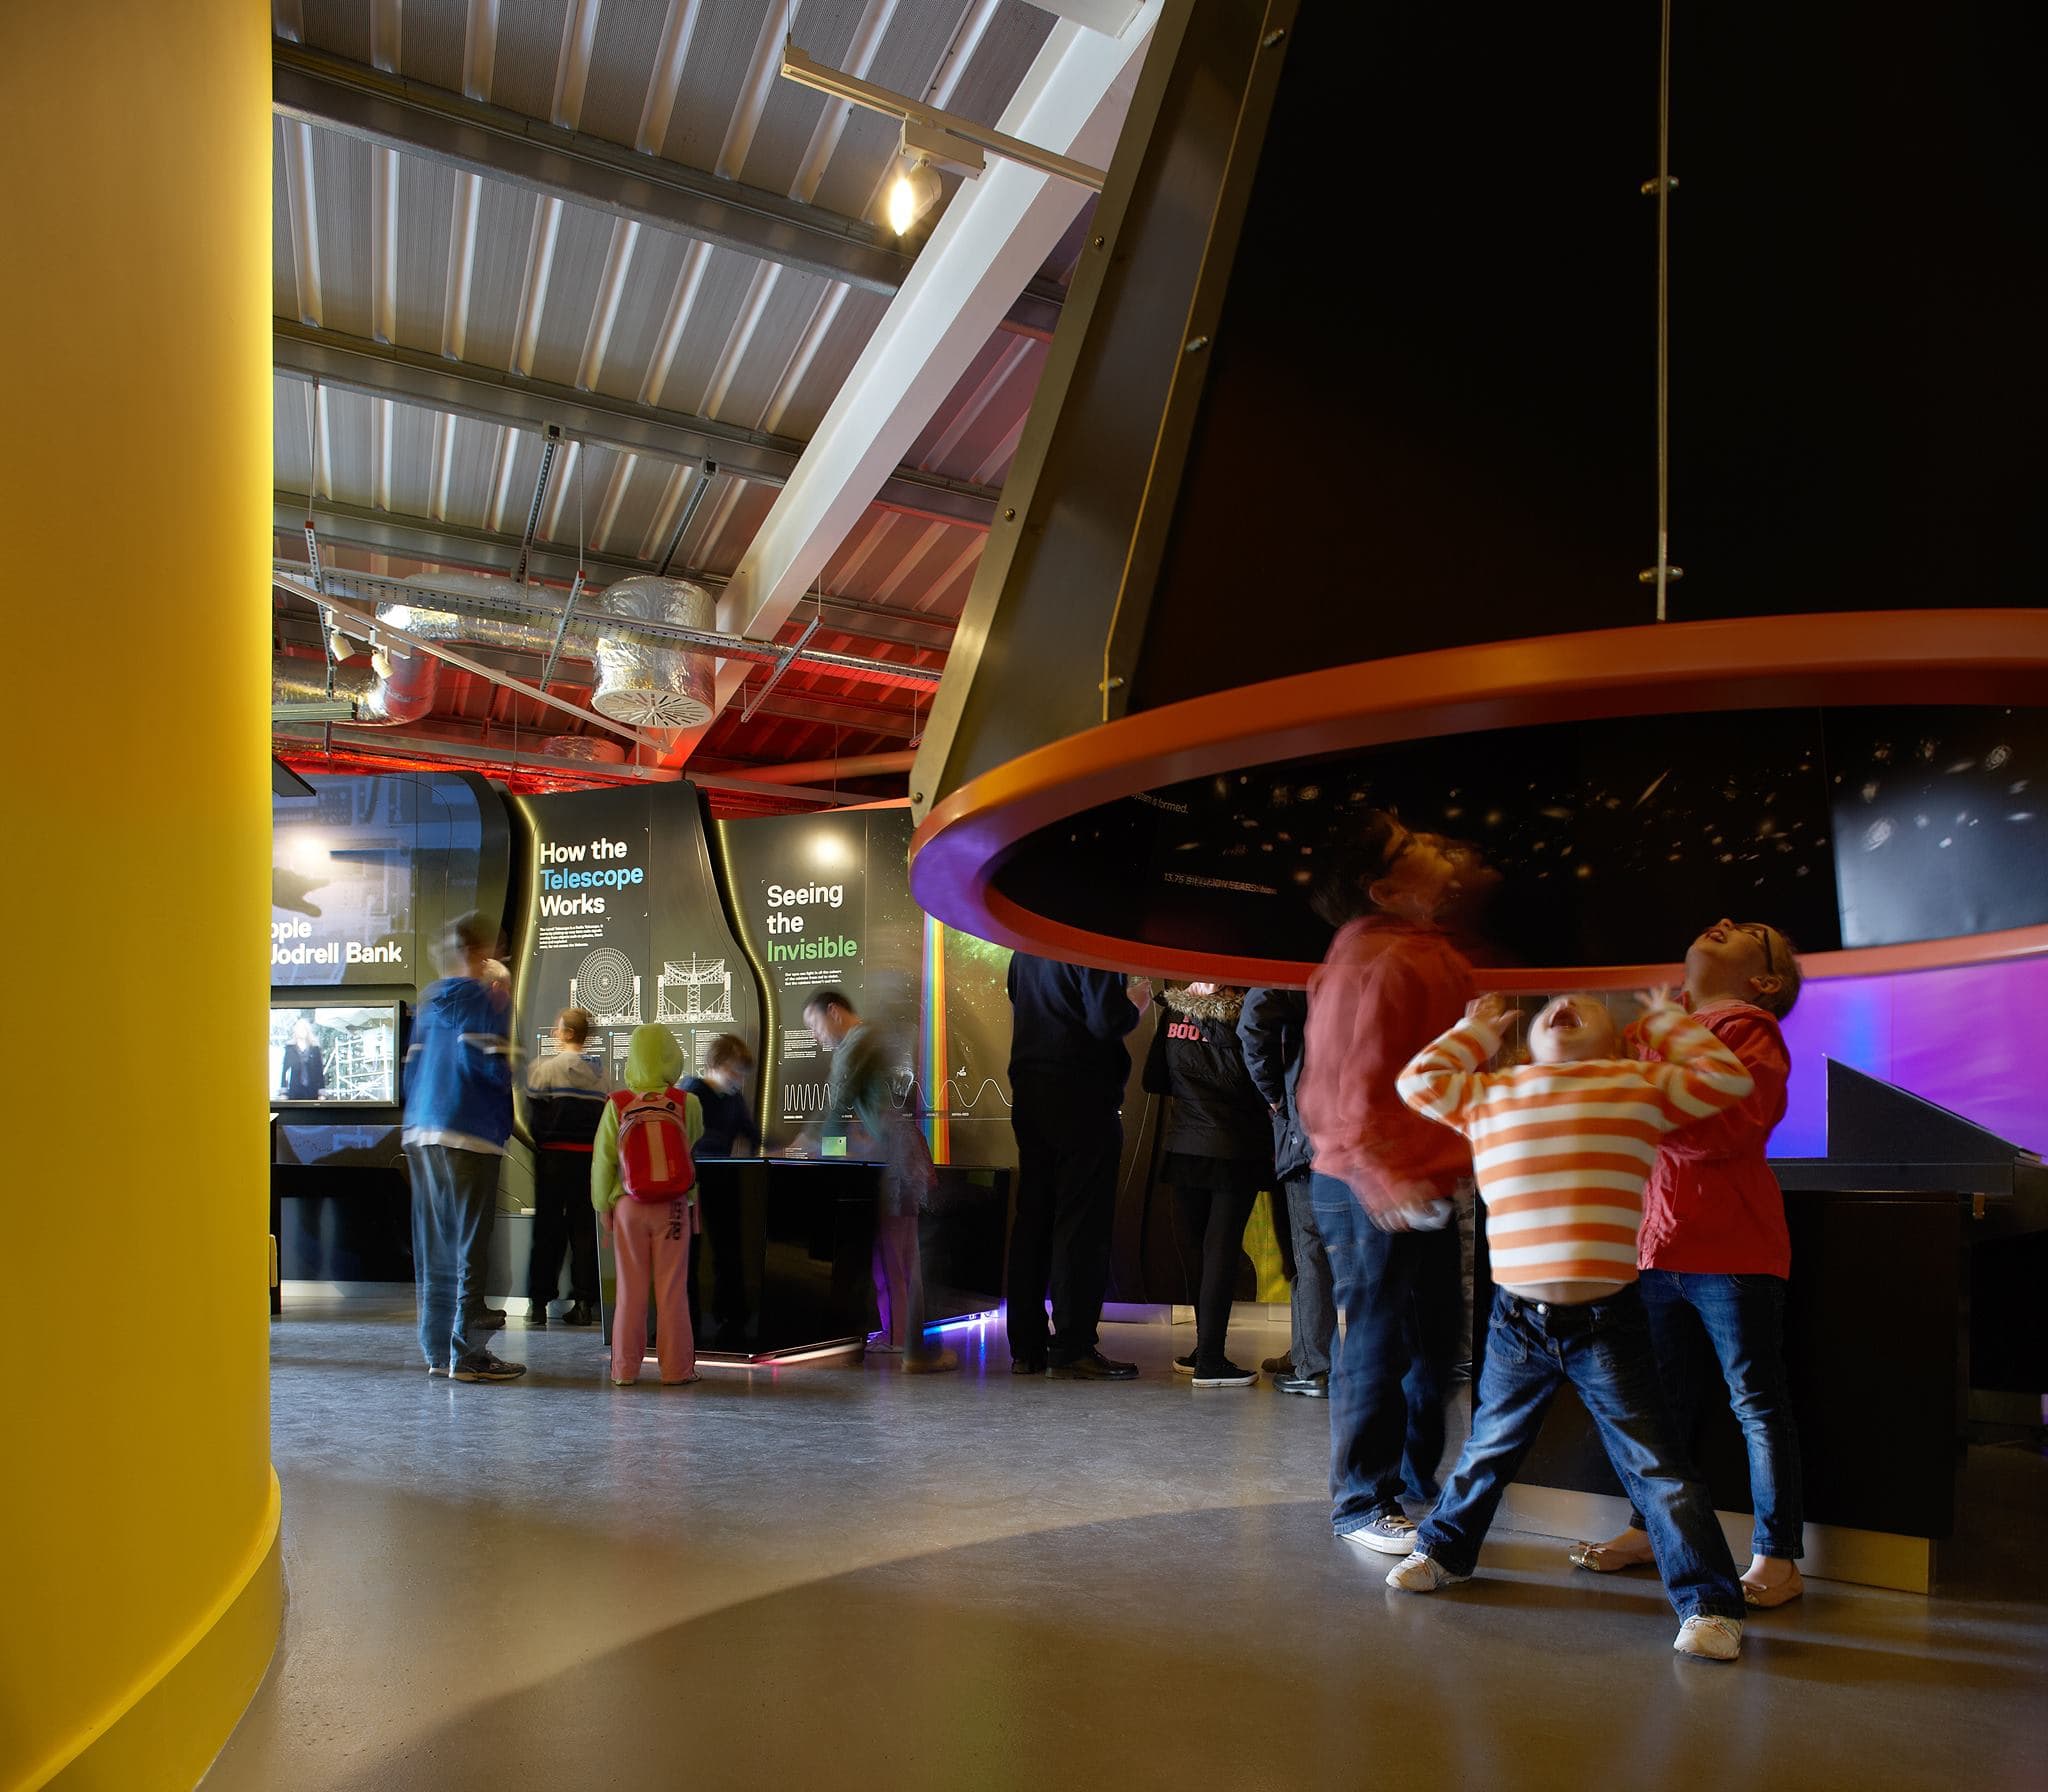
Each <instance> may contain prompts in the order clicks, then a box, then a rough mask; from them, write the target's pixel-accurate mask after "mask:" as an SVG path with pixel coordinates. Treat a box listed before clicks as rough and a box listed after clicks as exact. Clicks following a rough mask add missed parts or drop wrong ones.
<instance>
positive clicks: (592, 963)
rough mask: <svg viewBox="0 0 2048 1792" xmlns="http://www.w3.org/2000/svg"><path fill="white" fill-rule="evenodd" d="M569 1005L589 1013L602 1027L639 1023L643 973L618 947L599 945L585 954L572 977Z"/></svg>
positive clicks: (593, 1020)
mask: <svg viewBox="0 0 2048 1792" xmlns="http://www.w3.org/2000/svg"><path fill="white" fill-rule="evenodd" d="M569 1005H570V1006H571V1007H572V1008H582V1009H585V1010H587V1011H588V1012H589V1015H590V1018H591V1021H592V1022H593V1024H595V1025H597V1026H600V1027H637V1026H638V1025H639V1024H640V973H639V972H638V971H636V970H634V968H633V961H632V960H631V959H630V958H628V957H627V956H626V955H625V953H623V952H621V951H620V950H619V949H618V947H616V946H599V947H598V948H597V949H596V950H595V951H594V952H587V953H585V954H584V957H583V962H582V963H581V964H579V965H578V966H577V967H576V974H575V976H573V977H571V978H570V979H569Z"/></svg>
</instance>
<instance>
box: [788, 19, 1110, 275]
mask: <svg viewBox="0 0 2048 1792" xmlns="http://www.w3.org/2000/svg"><path fill="white" fill-rule="evenodd" d="M781 74H782V78H783V79H784V80H785V81H794V82H796V83H797V85H798V86H800V87H809V88H811V89H813V90H814V91H816V92H818V93H823V94H829V95H830V96H831V97H832V98H833V99H836V100H844V101H845V102H846V103H847V104H848V105H853V106H864V107H866V108H867V110H869V111H870V112H879V113H881V114H882V115H883V116H884V117H885V118H894V119H898V120H900V121H901V122H902V126H903V135H902V138H901V140H900V142H899V145H898V153H899V154H900V155H901V156H902V158H903V166H902V167H901V168H900V169H899V170H898V171H897V175H896V178H895V179H894V180H893V181H891V182H890V183H889V205H888V212H889V228H890V229H891V230H893V231H895V233H896V234H897V235H898V236H902V235H903V234H904V233H905V232H906V231H908V230H909V229H910V227H911V226H912V225H913V224H915V223H916V222H917V220H918V219H919V218H920V217H922V216H923V215H924V214H925V213H926V212H928V211H930V210H931V208H932V207H933V205H935V204H936V203H937V201H938V197H939V193H940V191H941V189H940V186H939V176H938V170H939V169H940V168H951V169H953V170H955V171H956V172H958V173H960V174H963V175H968V176H973V175H976V174H979V173H980V172H981V171H982V168H983V167H984V166H985V165H986V164H985V160H984V158H985V157H986V156H1000V157H1002V158H1003V159H1004V160H1006V161H1011V162H1016V163H1019V164H1020V165H1022V166H1023V167H1026V168H1031V169H1035V170H1036V171H1037V172H1038V173H1040V174H1049V175H1052V176H1054V177H1056V178H1057V179H1060V180H1067V181H1072V182H1073V183H1074V184H1075V185H1076V186H1080V187H1086V188H1087V189H1088V190H1089V191H1090V192H1093V193H1099V192H1101V191H1102V183H1103V181H1104V179H1105V178H1106V176H1105V175H1104V173H1103V171H1102V170H1101V169H1100V168H1091V167H1090V166H1089V165H1088V164H1087V163H1086V162H1077V161H1075V160H1074V158H1073V157H1072V156H1063V155H1059V154H1057V153H1055V152H1054V151H1052V150H1049V149H1040V148H1039V147H1038V145H1037V144H1035V143H1026V142H1024V141H1023V140H1022V139H1021V138H1018V137H1012V136H1009V135H1007V134H1005V133H1004V132H1002V131H992V130H990V129H989V128H988V126H987V125H984V124H977V123H976V122H975V121H974V120H973V119H971V118H962V117H961V116H960V115H959V114H958V113H956V112H942V111H940V110H938V109H937V108H935V107H932V106H927V105H925V104H924V103H923V102H922V101H921V100H914V99H912V98H911V97H910V96H909V95H908V94H903V93H895V92H892V91H891V90H890V89H889V88H886V87H877V86H875V85H874V84H873V83H871V82H868V81H863V80H860V79H859V78H858V77H856V76H853V75H849V74H846V73H845V72H844V71H842V70H840V69H836V68H827V67H826V66H825V65H824V64H823V63H821V62H818V61H815V60H814V59H813V58H811V57H809V56H806V55H805V54H804V53H803V51H801V50H799V49H798V48H797V47H796V46H795V45H794V44H785V45H784V46H783V51H782V69H781Z"/></svg>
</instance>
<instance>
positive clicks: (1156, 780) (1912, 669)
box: [910, 609, 2048, 991]
mask: <svg viewBox="0 0 2048 1792" xmlns="http://www.w3.org/2000/svg"><path fill="white" fill-rule="evenodd" d="M2044 703H2048V610H2039V609H2028V610H1882V611H1851V612H1845V613H1842V614H1837V615H1801V616H1759V617H1747V618H1742V619H1739V620H1735V621H1717V622H1675V623H1665V624H1661V625H1644V626H1639V627H1633V628H1621V629H1600V630H1594V631H1590V632H1587V633H1584V634H1575V635H1548V636H1542V637H1539V638H1536V639H1532V640H1522V641H1504V642H1490V643H1487V644H1485V645H1482V646H1476V647H1453V648H1444V649H1440V650H1438V651H1435V652H1431V653H1417V654H1405V655H1402V656H1400V657H1399V658H1395V659H1385V660H1368V661H1364V662H1362V663H1360V664H1356V665H1349V666H1334V667H1330V668H1327V669H1325V670H1321V671H1316V672H1303V673H1297V674H1295V675H1293V676H1291V677H1287V678H1276V679H1271V680H1268V681H1266V682H1264V683H1260V684H1253V685H1241V686H1238V687H1236V688H1234V689H1232V690H1227V691H1219V692H1216V693H1214V694H1213V695H1210V696H1206V697H1196V698H1190V699H1188V700H1187V701H1185V702H1181V703H1172V704H1166V705H1163V706H1162V707H1160V708H1158V709H1150V710H1144V711H1141V712H1140V713H1139V714H1136V715H1132V716H1125V717H1122V718H1121V719H1119V720H1117V721H1114V722H1106V723H1104V724H1103V725H1102V726H1101V727H1099V728H1091V729H1089V730H1087V731H1086V732H1085V733H1082V734H1076V735H1070V736H1068V737H1067V738H1066V739H1064V740H1058V741H1054V742H1052V743H1050V744H1049V745H1047V746H1043V747H1039V748H1037V749H1035V750H1034V751H1032V752H1029V753H1025V754H1023V755H1021V756H1019V757H1018V758H1016V759H1013V760H1011V761H1009V762H1008V763H1007V764H1005V765H1000V766H998V767H996V768H995V769H994V770H993V771H989V772H985V773H983V774H982V775H981V776H980V777H978V778H975V779H972V780H971V781H970V782H968V783H966V784H963V785H962V786H961V787H960V788H959V789H958V790H956V791H954V792H952V794H951V795H949V796H947V797H946V798H945V799H944V800H943V801H942V802H940V803H938V804H936V805H934V807H933V808H932V810H931V813H930V814H928V815H927V816H926V817H925V819H924V821H923V823H922V824H921V825H920V826H919V827H918V829H917V832H916V834H915V835H914V836H913V837H912V840H911V848H910V887H911V893H912V895H913V896H915V898H916V899H917V901H918V903H919V905H920V906H921V907H922V908H924V909H925V910H926V912H927V913H929V914H932V915H935V916H936V917H937V918H938V919H939V920H941V921H943V922H944V923H945V924H946V925H947V926H949V927H958V928H961V929H962V930H964V931H966V932H969V933H973V934H978V935H980V936H981V937H982V938H984V939H989V940H993V941H994V942H996V943H997V944H998V945H1006V946H1013V947H1016V948H1018V949H1020V950H1023V951H1027V952H1035V953H1039V954H1042V955H1043V956H1045V957H1049V958H1057V959H1064V960H1066V961H1068V962H1070V963H1075V964H1091V965H1097V966H1100V967H1102V968H1104V969H1106V970H1121V971H1129V972H1146V971H1156V972H1163V973H1165V974H1167V975H1170V976H1209V977H1215V978H1218V979H1221V980H1224V981H1227V982H1231V983H1242V984H1252V985H1259V984H1269V985H1278V986H1285V985H1289V984H1293V985H1299V984H1300V983H1302V982H1303V981H1304V980H1305V979H1306V978H1307V976H1308V973H1309V972H1310V971H1311V970H1313V969H1314V968H1315V967H1314V966H1313V965H1312V964H1308V963H1304V962H1301V961H1298V960H1293V959H1281V958H1260V957H1256V956H1252V955H1248V954H1230V953H1207V952H1195V951H1190V950H1187V949H1185V948H1175V947H1168V946H1157V945H1151V944H1148V943H1147V942H1145V941H1142V940H1134V939H1124V938H1119V937H1117V936H1115V935H1111V934H1103V933H1094V932H1090V931H1088V930H1086V929H1083V928H1077V927H1071V926H1068V925H1067V924H1065V923H1063V922H1060V921H1057V920H1055V919H1053V918H1052V917H1050V916H1047V915H1041V914H1038V913H1036V912H1035V911H1032V910H1028V909H1025V908H1023V907H1022V906H1021V905H1019V904H1018V903H1016V902H1013V901H1012V900H1010V899H1009V898H1008V897H1006V896H1004V895H1003V894H1002V892H1000V891H999V890H997V889H995V888H994V885H993V878H994V875H995V873H996V871H997V869H998V868H999V867H1000V866H1001V864H1002V862H1003V860H1004V858H1005V856H1006V855H1007V854H1008V853H1009V852H1010V851H1011V850H1012V849H1013V848H1014V847H1015V846H1017V845H1018V844H1019V843H1020V842H1021V841H1023V840H1025V839H1026V838H1027V837H1029V836H1030V835H1032V834H1034V833H1036V832H1037V831H1038V830H1039V829H1040V828H1043V827H1047V826H1050V825H1052V824H1054V823H1056V822H1060V821H1064V820H1067V819H1068V818H1070V817H1072V816H1074V815H1077V814H1080V813H1081V812H1083V811H1085V810H1088V809H1092V808H1095V807H1097V806H1098V805H1100V804H1103V803H1108V802H1112V801H1115V800H1116V799H1117V798H1119V797H1126V796H1134V795H1136V794H1137V793H1139V792H1141V791H1146V790H1154V789H1157V788H1159V787H1161V786H1165V785H1172V784H1179V783H1183V782H1185V781H1187V780H1189V779H1193V778H1200V777H1207V776H1210V775H1212V774H1214V773H1217V772H1224V771H1239V770H1242V769H1244V768H1246V767H1248V766H1253V765H1263V764H1267V763H1270V762H1273V761H1277V760H1289V759H1297V758H1306V757H1310V756H1312V755H1322V754H1332V753H1342V752H1347V751H1350V750H1353V749H1356V748H1361V747H1371V746H1381V745H1385V744H1388V743H1390V742H1396V741H1406V740H1421V739H1426V738H1428V737H1430V736H1434V735H1445V734H1465V733H1478V732H1484V731H1489V730H1493V729H1499V728H1517V727H1525V726H1530V725H1533V724H1539V723H1549V722H1577V721H1595V720H1608V719H1612V718H1616V717H1625V716H1642V715H1668V714H1684V713H1691V714H1697V713H1701V712H1705V711H1712V710H1724V709H1725V710H1748V709H1781V708H1800V707H1818V708H1833V707H1841V706H1847V705H1855V704H1873V705H1879V704H1895V705H1932V704H1977V705H1996V704H2012V705H2015V706H2020V707H2027V708H2033V707H2038V706H2040V705H2042V704H2044ZM2043 952H2048V926H2041V927H2024V928H2015V929H2010V930H2008V931H2006V932H2003V933H1991V934H1978V935H1966V936H1962V937H1959V938H1954V939H1943V940H1928V941H1921V942H1916V943H1913V944H1908V945H1901V946H1872V947H1859V948H1853V949H1849V950H1845V951H1839V952H1815V953H1809V954H1807V955H1805V957H1804V958H1803V959H1802V965H1803V967H1804V969H1805V971H1806V974H1807V975H1808V976H1810V977H1843V976H1853V975H1860V974H1867V973H1870V972H1877V971H1901V970H1925V969H1932V968H1936V967H1938V966H1943V965H1958V964H1977V963H1984V962H1991V961H1996V960H2000V959H2007V958H2015V957H2023V956H2030V955H2033V954H2037V953H2043ZM1678 968H1679V967H1677V966H1676V965H1594V966H1585V965H1565V966H1539V967H1526V966H1524V967H1516V968H1515V969H1513V970H1493V969H1489V970H1488V972H1487V973H1486V975H1487V980H1488V982H1489V983H1490V984H1491V985H1492V986H1493V987H1496V988H1499V989H1502V990H1508V991H1513V990H1539V989H1556V988H1559V987H1561V986H1569V987H1574V988H1620V987H1626V986H1629V985H1640V984H1643V983H1651V982H1668V981H1671V980H1672V978H1673V977H1674V976H1675V975H1676V974H1677V971H1678Z"/></svg>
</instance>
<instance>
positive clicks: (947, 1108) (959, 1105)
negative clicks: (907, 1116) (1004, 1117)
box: [897, 1066, 1016, 1114]
mask: <svg viewBox="0 0 2048 1792" xmlns="http://www.w3.org/2000/svg"><path fill="white" fill-rule="evenodd" d="M967 1086H968V1072H967V1070H966V1068H965V1067H964V1066H963V1067H962V1068H961V1069H959V1070H958V1071H956V1072H955V1073H954V1074H953V1075H951V1076H949V1077H948V1078H947V1079H946V1080H945V1081H944V1082H943V1083H941V1084H940V1085H939V1097H938V1100H936V1101H932V1100H929V1099H928V1098H927V1096H926V1095H925V1092H924V1088H923V1086H922V1085H921V1084H920V1083H919V1082H918V1080H917V1078H915V1077H912V1078H910V1079H909V1081H908V1082H906V1083H904V1084H903V1085H902V1086H901V1087H900V1088H899V1089H898V1091H897V1102H898V1105H899V1106H902V1107H909V1108H915V1109H916V1110H917V1111H918V1112H919V1113H926V1112H945V1113H949V1114H972V1113H974V1112H976V1111H977V1110H978V1109H979V1108H980V1106H981V1104H982V1102H983V1101H984V1100H986V1099H987V1097H988V1094H989V1091H990V1090H994V1091H995V1094H996V1098H997V1100H999V1101H1000V1102H1001V1103H1002V1105H1003V1107H1004V1109H1005V1111H1007V1110H1008V1109H1010V1108H1011V1107H1014V1106H1015V1105H1016V1104H1015V1103H1014V1102H1012V1101H1011V1099H1010V1092H1009V1090H1007V1089H1005V1088H1004V1087H1003V1085H1002V1084H1001V1083H999V1082H997V1081H996V1079H995V1078H994V1077H992V1076H985V1077H983V1078H982V1079H981V1083H980V1085H979V1086H978V1087H977V1088H976V1089H975V1090H974V1093H973V1094H972V1095H963V1094H962V1091H963V1090H964V1089H966V1088H967Z"/></svg>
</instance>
